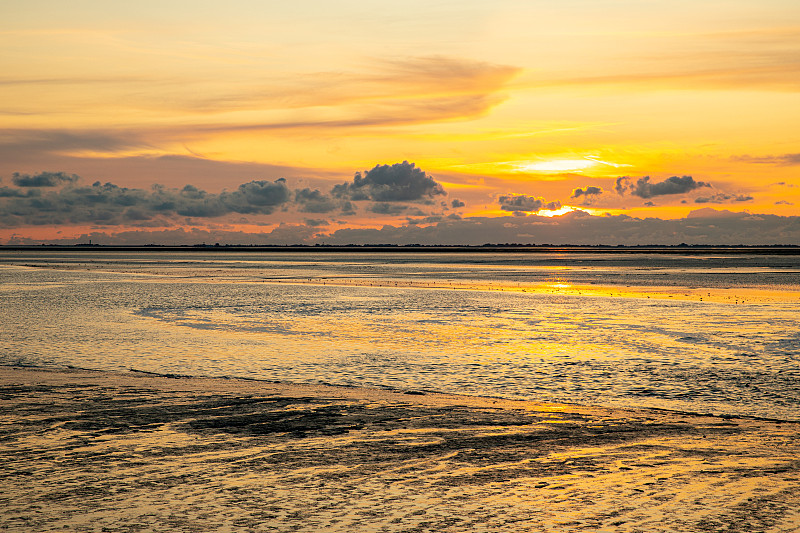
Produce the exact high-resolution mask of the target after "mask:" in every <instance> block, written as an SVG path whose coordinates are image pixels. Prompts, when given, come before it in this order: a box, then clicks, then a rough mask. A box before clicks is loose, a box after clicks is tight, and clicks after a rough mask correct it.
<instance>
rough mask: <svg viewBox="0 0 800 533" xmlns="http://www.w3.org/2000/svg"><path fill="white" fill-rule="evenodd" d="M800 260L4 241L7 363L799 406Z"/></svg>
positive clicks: (572, 398) (700, 405)
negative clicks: (120, 247) (224, 249)
mask: <svg viewBox="0 0 800 533" xmlns="http://www.w3.org/2000/svg"><path fill="white" fill-rule="evenodd" d="M797 261H798V260H797V256H764V255H753V256H736V257H729V256H725V255H721V254H716V255H712V254H709V255H706V256H691V257H687V256H663V255H658V254H626V255H619V254H579V255H571V254H529V253H519V254H501V255H497V254H396V253H395V254H393V253H386V254H361V255H358V254H352V255H342V254H319V255H311V254H266V253H259V254H255V253H252V254H236V253H213V252H194V253H171V254H165V253H160V254H159V253H155V252H154V253H137V254H133V253H112V252H92V253H91V254H87V253H86V252H83V253H67V252H40V253H33V252H26V253H13V254H12V253H6V252H4V253H2V254H0V362H2V363H4V364H13V363H21V364H30V365H44V366H49V365H55V366H66V365H71V366H76V367H82V368H96V369H109V370H111V369H129V368H134V369H138V370H143V371H149V372H158V373H177V374H190V375H208V376H239V377H251V378H258V379H270V380H286V381H294V382H328V383H336V384H350V385H361V386H390V387H398V388H403V389H427V390H438V391H446V392H456V393H468V394H479V395H488V396H501V397H506V398H531V399H544V400H554V401H562V402H573V403H584V404H596V405H617V406H619V405H625V406H649V407H660V408H669V409H678V410H685V411H695V412H712V413H717V414H742V415H755V416H763V417H772V418H788V419H800V387H798V383H800V313H798V310H799V309H800V269H798V265H797ZM701 298H702V300H701Z"/></svg>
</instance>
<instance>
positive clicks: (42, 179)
mask: <svg viewBox="0 0 800 533" xmlns="http://www.w3.org/2000/svg"><path fill="white" fill-rule="evenodd" d="M78 179H79V178H78V176H76V175H75V174H67V173H65V172H41V173H39V174H34V175H30V174H20V173H19V172H14V174H13V175H12V176H11V181H12V182H13V183H14V185H16V186H17V187H58V186H59V185H62V184H64V183H75V182H77V181H78Z"/></svg>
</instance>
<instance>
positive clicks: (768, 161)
mask: <svg viewBox="0 0 800 533" xmlns="http://www.w3.org/2000/svg"><path fill="white" fill-rule="evenodd" d="M732 159H733V160H734V161H740V162H743V163H758V164H763V165H778V166H793V165H800V154H781V155H770V156H762V157H754V156H749V155H743V156H737V157H734V158H732Z"/></svg>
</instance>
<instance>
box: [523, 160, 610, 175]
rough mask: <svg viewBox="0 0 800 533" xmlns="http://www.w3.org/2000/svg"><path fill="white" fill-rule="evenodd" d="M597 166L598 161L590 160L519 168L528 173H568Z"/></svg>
mask: <svg viewBox="0 0 800 533" xmlns="http://www.w3.org/2000/svg"><path fill="white" fill-rule="evenodd" d="M596 164H597V161H592V160H590V159H552V160H550V161H539V162H537V163H525V164H523V165H520V166H519V167H518V168H519V170H522V171H528V172H531V171H532V172H568V171H570V170H584V169H587V168H590V167H593V166H595V165H596Z"/></svg>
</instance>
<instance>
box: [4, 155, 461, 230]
mask: <svg viewBox="0 0 800 533" xmlns="http://www.w3.org/2000/svg"><path fill="white" fill-rule="evenodd" d="M79 180H80V178H79V177H78V176H76V175H74V174H72V175H68V174H65V173H63V172H42V173H40V174H35V175H28V174H18V173H15V174H13V176H12V183H13V184H14V185H15V186H16V187H8V186H5V187H0V227H21V226H43V225H68V224H101V225H110V226H113V225H134V226H137V225H138V226H157V225H166V224H165V222H166V221H168V220H174V219H176V218H177V217H184V218H186V217H188V218H213V217H222V216H225V215H230V214H243V215H248V214H253V215H269V214H272V213H273V212H275V211H276V210H281V209H289V208H294V209H296V210H297V211H299V212H301V213H310V214H331V213H337V214H339V215H344V216H346V215H352V214H354V213H355V212H356V207H355V205H354V203H359V202H363V203H366V204H367V207H366V211H367V212H372V213H376V214H384V215H387V214H388V215H399V214H408V215H411V216H423V215H426V213H424V212H422V211H421V210H420V209H419V208H418V207H417V208H413V206H414V205H415V204H418V205H433V204H434V198H435V197H437V196H440V195H445V194H446V193H445V191H444V189H443V188H442V186H441V185H440V184H439V183H437V182H436V181H435V180H434V179H433V178H432V177H431V176H429V175H427V174H426V173H425V172H423V171H422V170H421V169H419V168H417V167H416V166H415V165H414V164H413V163H408V162H407V161H404V162H402V163H397V164H394V165H377V166H375V167H374V168H373V169H372V170H368V171H365V172H364V173H363V174H362V173H361V172H357V173H356V174H355V177H354V178H353V180H352V181H350V182H345V183H342V184H340V185H336V186H335V187H333V189H332V190H331V191H330V193H324V192H322V191H320V190H319V189H310V188H304V189H296V190H291V189H289V187H288V186H287V183H286V180H285V179H283V178H280V179H277V180H275V181H267V180H254V181H250V182H248V183H243V184H241V185H239V186H238V188H237V189H235V190H233V191H223V192H221V193H218V194H215V193H209V192H206V191H204V190H201V189H199V188H197V187H196V186H194V185H186V186H185V187H183V188H182V189H174V188H167V187H163V186H160V185H155V186H153V187H152V188H151V189H150V190H145V189H129V188H126V187H119V186H117V185H114V184H113V183H104V184H103V183H100V182H99V181H98V182H95V183H93V184H92V185H88V186H83V185H79V183H78V182H79ZM453 205H456V204H455V203H454V204H453ZM462 205H463V204H462Z"/></svg>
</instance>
